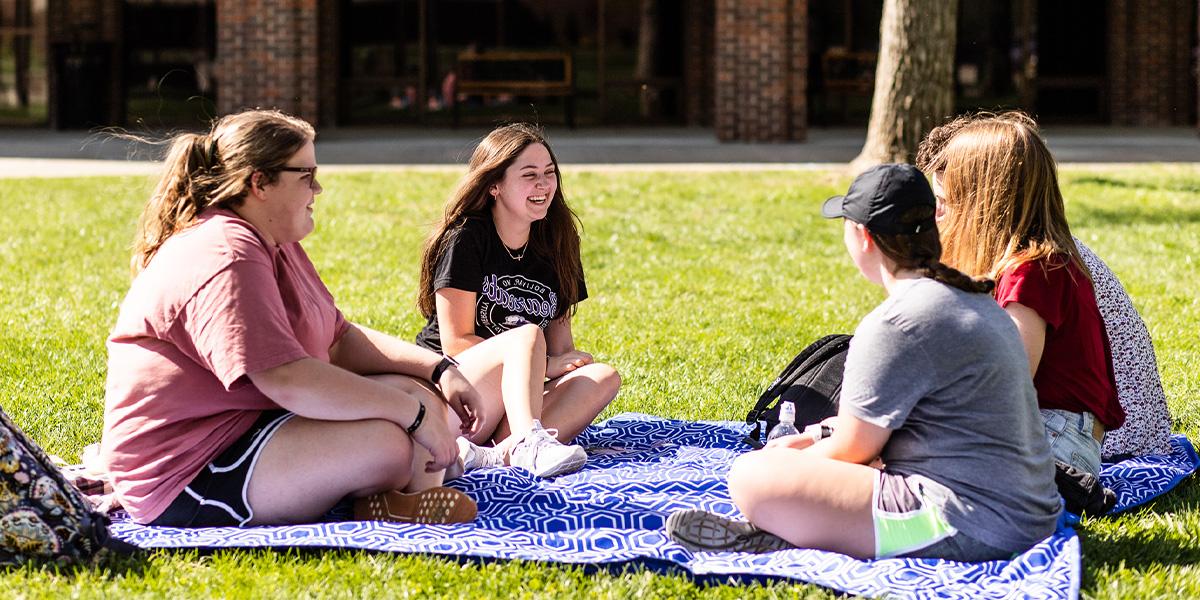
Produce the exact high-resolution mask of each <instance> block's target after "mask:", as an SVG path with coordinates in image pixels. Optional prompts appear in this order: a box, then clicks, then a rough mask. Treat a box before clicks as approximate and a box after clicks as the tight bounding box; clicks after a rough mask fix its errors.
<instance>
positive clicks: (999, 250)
mask: <svg viewBox="0 0 1200 600" xmlns="http://www.w3.org/2000/svg"><path fill="white" fill-rule="evenodd" d="M939 129H940V130H941V131H938V130H935V131H934V132H932V133H931V134H930V138H927V141H926V146H927V151H926V152H925V153H923V154H924V155H923V156H922V157H920V158H919V160H920V162H922V164H923V166H924V167H925V171H926V172H931V173H933V183H934V192H935V194H936V195H937V197H938V213H939V215H938V218H939V223H938V228H939V229H940V230H941V232H942V242H943V245H944V246H945V256H946V263H947V264H949V265H951V266H953V267H955V268H957V269H960V270H962V271H964V272H966V273H970V274H972V275H980V276H987V277H991V278H994V279H995V280H996V282H997V285H996V291H995V295H996V301H997V302H999V303H1000V305H1001V306H1002V307H1004V310H1005V311H1006V312H1008V314H1009V316H1010V317H1012V320H1013V323H1015V324H1016V326H1017V330H1018V331H1019V332H1020V334H1021V339H1022V341H1023V342H1024V344H1025V350H1026V353H1027V354H1028V355H1029V369H1030V373H1031V374H1032V375H1033V382H1034V386H1035V387H1036V388H1037V392H1038V405H1039V407H1040V408H1041V409H1042V416H1043V418H1044V420H1045V422H1046V433H1047V435H1048V436H1049V437H1050V442H1051V448H1052V450H1053V452H1054V455H1055V458H1057V459H1058V460H1061V461H1063V462H1065V463H1068V464H1070V465H1072V466H1074V467H1076V468H1079V469H1082V470H1084V471H1087V472H1089V473H1098V472H1099V470H1100V447H1101V442H1102V441H1103V437H1104V432H1105V431H1107V430H1111V429H1115V428H1117V427H1120V426H1121V423H1122V422H1123V421H1124V420H1125V413H1124V411H1123V410H1122V409H1121V405H1120V403H1119V402H1118V401H1117V392H1116V384H1115V382H1114V379H1113V367H1112V357H1111V352H1110V350H1109V343H1108V336H1107V334H1106V333H1105V331H1104V323H1103V320H1102V319H1101V316H1100V311H1099V309H1098V308H1097V306H1096V298H1095V294H1094V292H1093V289H1092V282H1091V275H1090V273H1089V272H1088V269H1087V267H1086V266H1085V265H1084V263H1083V260H1082V258H1081V257H1080V254H1079V250H1078V248H1077V247H1076V246H1075V242H1074V240H1073V239H1072V237H1071V230H1070V227H1069V226H1068V225H1067V219H1066V213H1065V210H1064V208H1063V199H1062V193H1061V192H1060V191H1059V188H1058V175H1057V172H1056V171H1057V169H1056V166H1055V163H1054V158H1053V157H1052V156H1051V155H1050V151H1049V149H1047V148H1046V145H1045V143H1044V142H1043V141H1042V139H1041V137H1040V136H1039V134H1038V129H1037V124H1036V123H1035V122H1034V121H1033V120H1032V119H1031V118H1029V116H1027V115H1025V114H1024V113H1021V112H1008V113H1003V114H999V115H991V114H980V115H974V116H969V117H964V118H961V119H959V120H957V121H954V122H951V123H950V124H948V125H944V126H943V127H941V128H939ZM928 146H936V147H937V150H936V152H929V151H928Z"/></svg>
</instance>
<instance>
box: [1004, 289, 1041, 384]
mask: <svg viewBox="0 0 1200 600" xmlns="http://www.w3.org/2000/svg"><path fill="white" fill-rule="evenodd" d="M1004 312H1006V313H1008V316H1009V317H1011V318H1012V320H1013V323H1015V324H1016V325H1017V332H1018V333H1020V334H1021V344H1023V345H1024V346H1025V355H1026V356H1028V357H1029V375H1030V376H1031V377H1032V376H1034V375H1037V370H1038V365H1039V364H1041V362H1042V353H1043V352H1044V351H1045V350H1046V320H1045V319H1043V318H1042V317H1041V316H1040V315H1038V314H1037V311H1035V310H1033V309H1032V308H1029V307H1028V306H1025V305H1024V304H1021V303H1020V302H1010V303H1009V304H1008V306H1005V307H1004Z"/></svg>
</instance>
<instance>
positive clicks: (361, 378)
mask: <svg viewBox="0 0 1200 600" xmlns="http://www.w3.org/2000/svg"><path fill="white" fill-rule="evenodd" d="M314 136H315V133H314V131H313V129H312V127H311V126H310V125H309V124H308V123H306V122H304V121H302V120H300V119H297V118H294V117H291V116H288V115H285V114H283V113H280V112H276V111H263V110H255V111H247V112H243V113H239V114H235V115H230V116H227V117H224V118H221V119H219V120H217V121H216V122H215V123H214V124H213V126H212V129H211V130H210V131H209V132H208V133H207V134H204V135H197V134H182V135H180V136H177V137H176V138H175V139H174V141H173V143H172V145H171V149H170V152H169V155H168V157H167V161H166V173H165V174H164V175H163V176H162V179H161V180H160V181H159V184H158V187H157V189H156V190H155V192H154V195H153V196H152V198H151V199H150V201H149V202H148V203H147V205H146V207H145V209H144V211H143V213H142V217H141V220H140V222H139V224H138V232H137V236H136V238H135V240H134V252H133V270H134V273H135V279H134V281H133V284H132V286H131V288H130V290H129V294H128V295H127V296H126V298H125V300H124V302H123V303H122V305H121V310H120V315H119V316H118V319H117V323H116V325H115V327H114V328H113V331H112V335H111V337H110V338H109V340H108V357H109V360H108V380H107V385H106V397H105V415H104V435H103V439H102V441H101V454H100V460H101V461H102V463H103V465H104V466H105V467H106V468H107V470H108V473H109V475H110V477H111V479H112V482H113V485H114V488H115V491H116V495H117V498H118V499H119V500H120V501H121V503H122V504H123V505H124V506H125V508H126V509H127V510H128V511H129V513H130V514H131V515H132V516H133V518H134V519H135V520H136V521H138V522H141V523H152V524H157V525H169V526H180V527H189V526H218V525H247V524H278V523H296V522H306V521H313V520H315V519H318V518H320V517H321V516H322V515H323V514H325V513H326V512H327V511H329V510H330V508H332V507H333V506H334V505H335V504H337V503H338V502H339V501H340V500H342V499H343V498H351V499H355V503H354V504H355V514H356V517H358V518H361V519H368V518H369V519H392V520H402V521H417V522H428V523H433V522H464V521H470V520H472V519H474V516H475V512H476V508H475V503H474V502H473V501H472V500H471V499H470V498H468V497H467V496H466V495H464V494H462V493H461V492H459V491H456V490H453V489H449V488H442V487H439V486H440V485H441V482H442V479H443V476H444V472H445V470H446V468H447V467H450V466H452V465H454V464H455V462H456V459H457V447H456V444H455V438H456V437H457V436H458V435H459V434H460V433H465V432H466V433H469V432H471V431H472V430H473V429H474V428H475V427H477V424H476V415H477V414H478V413H479V411H480V409H481V407H483V406H485V405H486V403H488V402H492V403H494V402H497V400H495V399H492V398H491V397H490V396H493V395H497V394H499V388H500V386H501V385H503V388H504V391H505V393H511V394H520V393H528V394H534V393H536V394H539V395H540V394H541V388H542V380H543V379H544V368H545V362H546V351H545V346H544V343H541V342H539V338H540V336H538V335H537V331H536V328H535V327H529V328H523V329H517V330H514V331H511V332H508V333H506V334H504V335H500V336H496V337H495V338H492V339H490V340H488V341H487V342H485V343H484V344H486V346H485V348H484V351H479V352H475V353H472V354H470V355H469V356H464V357H463V359H462V361H461V362H462V364H461V366H459V365H458V364H457V363H456V362H455V361H453V360H450V359H447V358H444V357H442V356H440V355H439V354H437V353H434V352H430V351H428V350H425V349H422V348H418V347H417V346H415V345H413V344H410V343H408V342H404V341H401V340H398V339H396V338H394V337H392V336H389V335H386V334H383V333H380V332H377V331H373V330H371V329H369V328H366V327H363V326H361V325H356V324H354V323H350V322H347V321H346V320H345V318H344V317H343V316H342V313H341V311H339V310H338V309H337V307H336V306H335V304H334V301H333V296H332V295H331V294H330V293H329V291H328V290H327V289H326V288H325V285H324V284H323V283H322V282H321V279H320V277H319V276H318V274H317V272H316V269H315V268H314V267H313V265H312V263H311V262H310V261H309V259H308V256H307V255H306V254H305V252H304V249H303V248H302V247H301V246H300V244H299V242H300V241H301V240H302V239H304V238H305V237H306V236H308V234H310V233H311V232H312V231H313V228H314V220H313V207H314V203H315V200H316V196H317V195H318V194H320V193H321V190H322V188H321V185H320V184H319V183H318V182H317V163H316V156H315V153H314V148H313V138H314ZM481 346H483V344H481ZM523 390H524V392H523Z"/></svg>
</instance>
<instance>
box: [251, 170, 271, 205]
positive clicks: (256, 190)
mask: <svg viewBox="0 0 1200 600" xmlns="http://www.w3.org/2000/svg"><path fill="white" fill-rule="evenodd" d="M266 180H267V176H266V175H264V174H263V173H262V171H255V172H253V173H251V174H250V195H252V196H254V197H255V198H259V199H262V197H263V194H264V192H265V190H264V189H263V187H264V186H265V185H266Z"/></svg>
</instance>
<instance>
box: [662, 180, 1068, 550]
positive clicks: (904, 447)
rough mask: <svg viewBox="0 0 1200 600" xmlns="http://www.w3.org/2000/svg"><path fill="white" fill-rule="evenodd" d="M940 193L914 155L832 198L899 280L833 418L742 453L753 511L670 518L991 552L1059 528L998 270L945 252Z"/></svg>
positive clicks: (860, 346)
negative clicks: (979, 275) (975, 268)
mask: <svg viewBox="0 0 1200 600" xmlns="http://www.w3.org/2000/svg"><path fill="white" fill-rule="evenodd" d="M934 208H935V200H934V196H933V192H932V191H931V190H930V188H929V184H928V182H927V181H926V180H925V177H924V176H923V175H922V174H921V172H920V171H918V170H917V169H916V168H914V167H912V166H910V165H881V166H879V167H875V168H873V169H871V170H868V171H867V172H865V173H863V174H862V175H860V176H859V177H858V178H857V179H855V181H854V183H853V184H852V185H851V186H850V191H849V193H847V194H846V195H845V196H838V197H835V198H831V199H830V200H829V201H828V202H826V203H825V207H824V209H823V211H822V212H823V214H824V215H825V216H826V217H830V218H835V217H843V218H844V219H845V223H844V226H845V231H844V241H845V244H846V249H847V250H848V252H849V253H850V256H851V258H852V259H853V261H854V264H855V266H857V267H858V269H859V271H860V272H861V273H862V274H863V276H865V277H866V278H867V279H868V280H870V281H871V282H873V283H875V284H878V285H881V286H883V287H884V288H885V289H886V290H887V291H888V298H887V300H885V301H884V302H883V303H882V304H880V305H879V306H878V307H877V308H876V309H875V310H873V311H872V312H871V313H870V314H869V315H867V316H866V318H864V319H863V321H862V323H861V324H860V325H859V327H858V329H857V330H856V331H855V336H854V340H853V341H852V342H851V344H850V352H849V354H848V355H847V359H846V369H845V375H844V378H843V383H842V394H841V408H840V412H839V414H838V416H836V417H833V418H832V419H830V420H829V421H828V422H827V423H826V424H828V425H831V426H832V428H833V433H832V435H830V436H829V437H827V438H825V439H822V440H816V441H814V439H813V436H811V435H808V434H800V435H795V436H789V437H785V438H780V439H777V440H774V441H772V442H771V443H769V444H768V445H767V448H766V449H764V450H762V451H759V452H751V453H748V454H746V455H744V456H742V457H740V458H738V460H737V461H736V462H735V463H734V465H733V468H732V470H731V471H730V474H729V491H730V495H731V496H732V498H733V501H734V502H735V503H736V504H737V506H738V508H739V509H740V510H741V512H742V513H743V514H744V515H745V516H746V517H747V518H748V519H749V521H750V522H749V523H746V522H742V521H734V520H731V519H728V518H725V517H722V516H720V515H715V514H712V513H707V512H704V511H683V512H680V513H675V514H673V515H671V517H670V518H669V519H668V520H667V532H668V534H669V535H670V536H671V537H672V538H673V539H675V540H676V541H679V542H680V543H682V544H684V545H686V546H689V547H691V548H693V549H702V550H735V551H770V550H776V549H780V548H786V547H789V546H800V547H806V548H820V549H825V550H833V551H836V552H842V553H845V554H849V555H851V556H855V557H859V558H884V557H891V556H915V557H933V558H945V559H951V560H963V561H980V560H996V559H1004V558H1008V557H1010V556H1011V555H1012V554H1014V553H1017V552H1022V551H1024V550H1026V549H1028V548H1029V547H1030V546H1032V545H1033V544H1035V543H1037V542H1038V541H1040V540H1042V539H1044V538H1046V537H1047V536H1049V535H1050V534H1051V533H1053V532H1054V529H1055V524H1056V522H1057V519H1058V515H1059V512H1060V501H1059V498H1058V493H1057V490H1056V488H1055V485H1054V463H1053V460H1052V459H1051V456H1050V450H1049V447H1048V446H1047V443H1046V439H1045V434H1044V432H1043V426H1042V421H1041V417H1040V416H1039V414H1038V410H1037V397H1036V393H1035V391H1034V389H1033V383H1032V380H1031V379H1030V376H1029V369H1028V363H1027V360H1026V358H1025V353H1024V348H1023V346H1022V345H1021V341H1020V337H1019V336H1018V334H1017V330H1016V328H1015V326H1014V325H1013V324H1012V321H1011V320H1010V319H1009V318H1008V317H1007V316H1006V315H1005V313H1004V312H1003V310H1001V309H1000V308H999V307H998V306H997V305H996V303H995V302H994V301H993V300H992V299H991V297H990V295H988V294H987V292H988V291H990V290H991V289H992V286H993V282H991V281H988V280H974V279H971V278H969V277H968V276H966V275H964V274H963V273H961V272H959V271H956V270H954V269H951V268H949V267H947V266H945V265H943V264H942V263H941V262H940V261H939V259H940V257H941V245H940V242H939V240H938V233H937V228H936V225H935V223H934V219H933V215H934ZM877 460H880V461H882V467H881V468H873V466H870V465H872V463H876V461H877ZM876 466H878V465H877V464H876Z"/></svg>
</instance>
